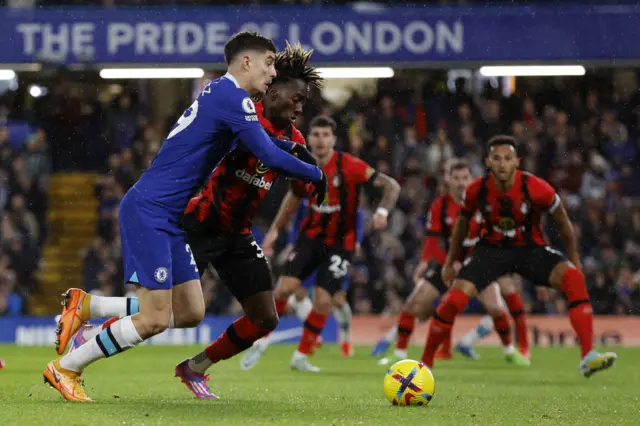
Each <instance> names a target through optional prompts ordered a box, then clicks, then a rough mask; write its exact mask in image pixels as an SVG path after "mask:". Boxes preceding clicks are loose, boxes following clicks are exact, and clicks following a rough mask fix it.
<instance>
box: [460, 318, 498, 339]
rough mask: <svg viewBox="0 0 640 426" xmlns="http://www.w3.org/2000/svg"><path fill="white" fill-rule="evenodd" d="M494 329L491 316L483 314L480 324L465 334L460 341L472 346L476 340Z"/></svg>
mask: <svg viewBox="0 0 640 426" xmlns="http://www.w3.org/2000/svg"><path fill="white" fill-rule="evenodd" d="M494 329H495V327H494V325H493V318H491V316H490V315H485V316H484V317H482V319H481V320H480V324H478V326H477V327H476V328H474V329H473V330H470V331H469V332H468V333H467V334H465V335H464V337H463V338H462V340H460V342H461V343H462V344H463V345H465V346H473V345H474V344H475V343H476V342H477V341H478V340H480V339H484V338H485V337H487V336H488V335H489V334H491V333H493V330H494Z"/></svg>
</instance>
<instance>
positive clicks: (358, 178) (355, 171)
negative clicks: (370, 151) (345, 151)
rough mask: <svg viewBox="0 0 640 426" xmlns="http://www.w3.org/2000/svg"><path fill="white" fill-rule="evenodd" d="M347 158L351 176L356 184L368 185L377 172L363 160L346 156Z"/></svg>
mask: <svg viewBox="0 0 640 426" xmlns="http://www.w3.org/2000/svg"><path fill="white" fill-rule="evenodd" d="M347 158H348V160H347V161H348V167H349V172H350V173H349V175H350V176H351V178H352V179H353V180H354V182H355V183H356V184H361V183H366V182H368V181H369V179H371V178H372V177H373V176H374V175H375V174H376V170H375V169H374V168H373V167H371V166H370V165H369V164H367V163H366V162H364V161H362V160H361V159H359V158H356V157H352V156H345V159H347Z"/></svg>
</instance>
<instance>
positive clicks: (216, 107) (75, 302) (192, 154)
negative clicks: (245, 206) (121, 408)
mask: <svg viewBox="0 0 640 426" xmlns="http://www.w3.org/2000/svg"><path fill="white" fill-rule="evenodd" d="M224 52H225V60H226V62H227V64H228V72H227V74H225V75H224V76H223V77H221V78H219V79H217V80H215V81H212V82H211V83H209V84H208V85H207V86H206V87H205V88H204V90H203V91H202V93H201V94H200V95H199V96H198V98H197V99H196V100H195V101H194V102H193V104H192V105H191V106H190V107H189V108H188V109H187V110H186V111H185V112H184V114H183V115H182V117H180V118H179V119H178V121H177V123H176V124H175V125H174V127H173V129H172V130H171V132H170V133H169V135H168V136H167V138H166V139H165V141H164V143H163V144H162V147H161V149H160V151H159V152H158V154H157V156H156V157H155V158H154V160H153V162H152V163H151V165H150V167H149V168H148V169H147V170H146V172H145V173H144V174H143V175H142V176H141V177H140V180H138V182H137V183H136V184H135V185H134V186H133V187H132V188H131V189H130V190H129V191H128V192H127V193H126V194H125V196H124V197H123V199H122V201H121V203H120V211H119V220H120V233H121V239H122V254H123V259H124V270H125V279H126V280H127V282H129V283H134V284H136V285H137V288H138V290H137V300H138V302H137V303H138V304H139V306H137V307H136V309H135V310H137V311H138V313H137V314H135V315H131V316H125V317H123V318H121V319H120V320H119V321H116V322H114V323H113V324H110V325H109V326H108V327H107V328H105V329H104V330H102V331H101V332H100V334H98V335H97V336H96V337H94V338H92V339H91V340H89V341H88V342H87V343H85V344H84V345H82V346H80V347H79V348H77V349H76V350H74V351H73V352H70V353H68V354H66V355H65V356H63V357H61V358H58V359H56V360H53V361H51V362H49V364H47V367H46V368H45V371H44V378H45V382H46V383H49V384H50V385H51V386H52V387H54V388H55V389H56V390H58V391H59V392H60V393H61V394H62V396H63V397H64V398H65V399H67V400H71V401H83V402H86V401H93V400H92V399H91V398H89V397H88V396H87V395H86V393H85V391H84V388H83V385H82V377H81V375H82V372H83V370H84V369H85V368H86V367H87V366H88V365H90V364H91V363H93V362H95V361H97V360H98V359H101V358H106V357H110V356H113V355H116V354H118V353H120V352H123V351H124V350H126V349H129V348H131V347H133V346H136V345H138V344H139V343H141V342H142V341H143V340H146V339H148V338H150V337H152V336H155V335H157V334H159V333H162V332H163V331H164V330H166V329H167V328H169V327H193V326H195V325H197V324H199V323H200V321H201V320H202V318H203V317H204V312H205V306H204V299H203V296H202V289H201V285H200V281H199V273H198V269H197V267H196V262H195V260H194V259H193V256H192V254H191V249H190V247H189V245H188V244H187V243H186V239H185V233H184V231H183V230H181V228H180V223H179V221H180V217H181V215H182V213H183V211H184V209H185V206H186V205H187V202H188V201H189V199H190V197H191V196H193V194H194V193H195V192H196V191H197V190H198V189H199V188H200V187H201V186H202V185H203V184H204V183H205V181H206V179H207V178H208V176H209V175H210V173H211V171H212V170H213V169H214V168H215V167H216V166H217V164H218V163H220V161H221V160H222V159H223V158H224V157H225V156H226V155H227V154H228V153H229V152H231V151H232V150H233V149H234V148H235V147H237V146H238V145H239V144H242V145H243V146H244V147H245V148H247V149H248V150H249V151H251V152H252V153H253V154H254V155H255V156H256V157H257V158H258V159H259V160H260V161H262V163H263V164H264V165H265V166H266V167H269V168H274V169H279V170H282V171H283V172H286V173H287V174H288V175H291V176H295V177H297V178H299V179H301V180H303V181H306V182H313V184H314V186H315V189H316V191H317V197H316V202H318V203H319V204H321V203H322V202H323V200H324V196H325V194H326V191H327V188H326V176H325V174H324V172H323V171H322V170H321V169H320V168H319V167H317V166H315V165H314V164H307V163H312V162H313V160H312V157H311V156H310V154H308V153H307V152H303V150H304V148H301V147H294V145H298V144H294V143H292V142H289V141H282V140H278V139H275V138H271V137H269V136H268V135H267V133H266V132H265V131H264V129H263V128H262V126H261V124H260V122H259V121H258V116H257V115H256V108H255V105H254V104H253V102H252V100H251V96H252V95H257V94H264V93H265V92H266V90H267V89H268V87H269V84H270V83H271V81H272V79H273V78H275V76H276V71H275V67H274V61H275V57H276V47H275V45H274V44H273V41H272V40H270V39H268V38H266V37H263V36H261V35H259V34H256V33H249V32H243V33H239V34H236V35H235V36H233V37H231V38H230V39H229V41H228V42H227V44H226V45H225V49H224ZM304 151H306V150H304ZM291 152H294V153H295V154H296V155H298V156H299V157H300V158H302V159H305V161H307V162H304V161H301V160H299V159H298V158H296V157H295V156H294V155H292V154H291ZM307 154H308V155H307ZM83 294H86V293H83V292H75V293H73V292H72V293H69V294H67V299H66V301H65V305H66V306H65V310H64V311H63V314H62V316H61V319H60V323H59V326H58V337H59V340H60V342H59V344H58V352H59V353H62V352H63V351H64V349H65V347H66V344H67V343H68V341H69V338H70V337H71V336H72V335H73V333H72V330H73V329H74V327H75V325H77V324H81V323H83V322H84V318H88V317H90V310H91V306H90V305H91V304H90V303H83V299H84V298H83V297H82V295H83ZM132 312H134V310H133V309H132ZM75 328H76V329H77V327H75Z"/></svg>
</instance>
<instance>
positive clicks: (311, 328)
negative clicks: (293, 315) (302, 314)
mask: <svg viewBox="0 0 640 426" xmlns="http://www.w3.org/2000/svg"><path fill="white" fill-rule="evenodd" d="M327 316H328V315H327V314H320V313H318V312H316V311H315V309H312V310H311V312H309V315H308V316H307V320H306V321H305V322H304V328H303V330H302V336H301V337H300V343H298V351H299V352H301V353H303V354H306V355H310V354H311V353H312V352H313V349H314V348H315V347H316V342H317V341H318V336H319V335H320V333H322V329H323V328H324V324H325V323H326V322H327Z"/></svg>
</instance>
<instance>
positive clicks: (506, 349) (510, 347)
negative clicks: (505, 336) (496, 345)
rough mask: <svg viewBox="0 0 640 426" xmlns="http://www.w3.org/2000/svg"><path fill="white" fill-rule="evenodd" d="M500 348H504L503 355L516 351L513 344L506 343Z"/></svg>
mask: <svg viewBox="0 0 640 426" xmlns="http://www.w3.org/2000/svg"><path fill="white" fill-rule="evenodd" d="M502 350H504V354H505V355H509V354H512V353H514V352H515V351H516V348H515V346H513V345H507V346H503V347H502Z"/></svg>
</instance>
